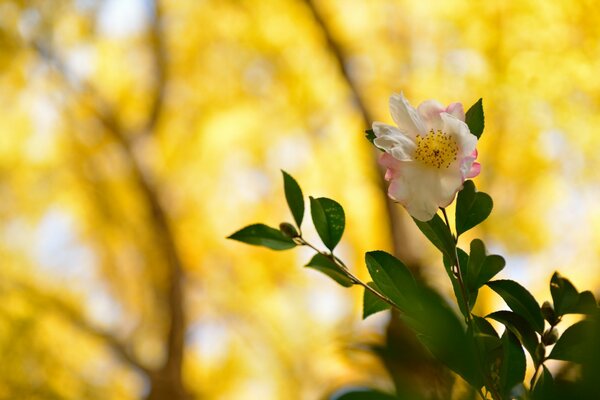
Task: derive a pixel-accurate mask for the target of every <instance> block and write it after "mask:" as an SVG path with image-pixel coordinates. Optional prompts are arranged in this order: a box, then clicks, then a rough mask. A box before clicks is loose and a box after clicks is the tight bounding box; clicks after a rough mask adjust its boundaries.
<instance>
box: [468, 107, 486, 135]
mask: <svg viewBox="0 0 600 400" xmlns="http://www.w3.org/2000/svg"><path fill="white" fill-rule="evenodd" d="M465 122H466V124H467V126H468V127H469V130H470V131H471V133H472V134H473V135H475V136H477V139H479V138H480V137H481V134H482V133H483V128H484V126H485V118H484V116H483V99H479V100H477V101H476V102H475V104H473V105H472V106H471V108H469V110H468V111H467V113H466V114H465Z"/></svg>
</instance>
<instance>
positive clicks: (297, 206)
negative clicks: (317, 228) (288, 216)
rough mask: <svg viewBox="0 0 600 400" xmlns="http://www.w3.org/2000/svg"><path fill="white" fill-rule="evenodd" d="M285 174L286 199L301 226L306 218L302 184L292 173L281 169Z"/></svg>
mask: <svg viewBox="0 0 600 400" xmlns="http://www.w3.org/2000/svg"><path fill="white" fill-rule="evenodd" d="M281 173H282V174H283V189H284V191H285V199H286V200H287V204H288V206H289V208H290V211H291V212H292V215H293V216H294V221H296V225H297V226H298V228H300V225H302V219H303V218H304V197H303V196H302V189H300V185H298V182H296V180H295V179H294V178H292V176H291V175H289V174H288V173H287V172H285V171H281Z"/></svg>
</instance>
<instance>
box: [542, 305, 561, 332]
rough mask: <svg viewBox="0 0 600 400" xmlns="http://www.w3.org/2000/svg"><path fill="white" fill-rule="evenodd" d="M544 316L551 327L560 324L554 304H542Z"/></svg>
mask: <svg viewBox="0 0 600 400" xmlns="http://www.w3.org/2000/svg"><path fill="white" fill-rule="evenodd" d="M542 315H543V316H544V319H545V320H546V321H548V323H549V324H550V325H553V326H554V325H556V324H557V323H558V317H557V315H556V312H554V307H552V304H550V302H548V301H545V302H544V304H542Z"/></svg>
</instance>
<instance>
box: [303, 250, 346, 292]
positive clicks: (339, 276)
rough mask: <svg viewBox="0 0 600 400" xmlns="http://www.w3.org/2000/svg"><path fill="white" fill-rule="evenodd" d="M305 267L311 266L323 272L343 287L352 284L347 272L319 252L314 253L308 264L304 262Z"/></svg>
mask: <svg viewBox="0 0 600 400" xmlns="http://www.w3.org/2000/svg"><path fill="white" fill-rule="evenodd" d="M306 267H308V268H313V269H316V270H317V271H320V272H322V273H324V274H325V275H327V276H329V277H330V278H331V279H333V280H334V281H336V282H337V283H339V284H340V285H342V286H344V287H350V286H352V285H354V282H352V279H350V277H349V276H348V274H346V272H345V271H344V270H343V269H342V268H341V267H340V266H339V265H337V264H336V263H334V262H333V261H332V260H331V259H330V258H329V257H327V256H325V255H323V254H321V253H318V254H315V256H314V257H313V258H312V259H311V260H310V261H309V262H308V264H306Z"/></svg>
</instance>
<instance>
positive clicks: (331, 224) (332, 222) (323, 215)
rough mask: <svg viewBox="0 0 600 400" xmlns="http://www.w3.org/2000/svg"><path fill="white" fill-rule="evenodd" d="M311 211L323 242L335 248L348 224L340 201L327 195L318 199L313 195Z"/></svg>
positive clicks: (331, 248) (330, 248)
mask: <svg viewBox="0 0 600 400" xmlns="http://www.w3.org/2000/svg"><path fill="white" fill-rule="evenodd" d="M310 212H311V215H312V220H313V224H314V225H315V228H316V229H317V233H318V234H319V237H320V238H321V240H322V241H323V244H324V245H325V246H326V247H327V248H328V249H329V250H333V249H334V248H335V246H337V244H338V243H339V242H340V239H341V238H342V234H343V233H344V227H345V224H346V216H345V214H344V209H343V208H342V206H341V205H339V203H338V202H336V201H334V200H331V199H328V198H326V197H319V198H317V199H315V198H314V197H311V198H310Z"/></svg>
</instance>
